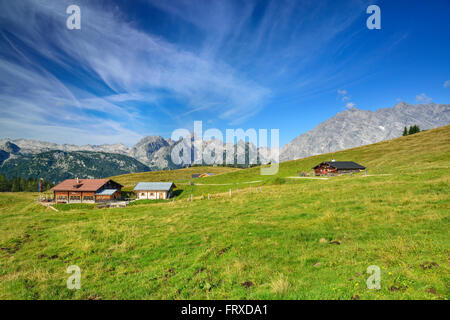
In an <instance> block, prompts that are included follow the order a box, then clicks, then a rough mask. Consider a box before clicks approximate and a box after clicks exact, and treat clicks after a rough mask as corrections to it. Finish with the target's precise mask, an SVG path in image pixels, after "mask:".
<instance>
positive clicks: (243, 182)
mask: <svg viewBox="0 0 450 320" xmlns="http://www.w3.org/2000/svg"><path fill="white" fill-rule="evenodd" d="M449 146H450V126H445V127H441V128H437V129H434V130H429V131H424V132H421V133H418V134H414V135H410V136H405V137H400V138H397V139H394V140H388V141H383V142H380V143H376V144H372V145H368V146H363V147H358V148H353V149H348V150H344V151H339V152H334V153H332V154H331V153H329V154H323V155H318V156H313V157H308V158H304V159H300V160H295V161H287V162H283V163H280V166H279V172H278V174H276V175H275V176H262V175H261V174H260V167H254V168H250V169H245V170H239V169H232V168H212V167H203V168H204V169H203V168H202V167H197V168H189V169H182V170H173V171H159V172H150V173H143V174H130V175H123V176H119V177H113V178H114V179H117V181H119V182H121V181H122V182H124V183H125V185H126V186H127V187H129V188H131V189H132V187H134V186H135V185H136V184H137V183H138V182H139V181H172V180H175V181H179V182H180V183H179V184H178V187H179V188H178V189H179V192H181V193H180V196H179V197H180V198H186V197H189V196H190V195H191V194H192V195H193V196H206V195H207V194H214V193H223V192H228V191H229V189H232V190H239V189H247V188H249V187H250V186H252V187H260V186H264V185H272V184H280V183H287V184H298V183H314V184H315V183H317V182H316V181H314V182H312V181H310V180H303V179H302V180H300V179H291V178H288V177H295V176H296V177H298V176H299V174H300V172H311V173H312V170H311V168H312V167H313V166H315V165H316V164H318V163H320V162H322V161H330V160H331V159H332V158H333V157H334V158H335V159H336V160H337V161H355V162H357V163H360V164H362V165H364V166H365V167H367V174H368V175H380V174H381V175H383V174H384V175H389V174H394V175H395V176H397V175H407V174H416V173H421V174H423V173H427V172H433V171H436V170H440V169H447V170H448V169H449V167H450V165H449V160H448V159H450V148H449ZM213 169H216V170H223V171H222V173H223V174H220V175H216V176H213V177H206V178H202V179H194V180H192V181H193V182H194V183H195V185H194V186H191V185H189V184H188V183H187V181H188V180H187V179H189V178H190V176H191V175H190V172H191V170H192V173H201V172H208V170H213ZM188 172H189V174H188ZM219 172H220V171H219ZM440 172H441V171H439V174H440ZM347 178H348V177H333V178H331V179H334V180H335V179H347ZM145 179H146V180H145ZM122 182H121V183H122ZM122 184H123V183H122Z"/></svg>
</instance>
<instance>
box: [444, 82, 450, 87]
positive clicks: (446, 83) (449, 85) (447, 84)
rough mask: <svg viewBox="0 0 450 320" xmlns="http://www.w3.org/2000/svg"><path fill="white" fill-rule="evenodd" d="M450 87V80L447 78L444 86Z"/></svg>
mask: <svg viewBox="0 0 450 320" xmlns="http://www.w3.org/2000/svg"><path fill="white" fill-rule="evenodd" d="M449 87H450V80H447V81H445V82H444V88H449Z"/></svg>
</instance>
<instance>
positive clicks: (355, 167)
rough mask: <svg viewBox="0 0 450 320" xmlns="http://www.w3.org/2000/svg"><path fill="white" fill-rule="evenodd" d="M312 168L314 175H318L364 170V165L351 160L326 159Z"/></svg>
mask: <svg viewBox="0 0 450 320" xmlns="http://www.w3.org/2000/svg"><path fill="white" fill-rule="evenodd" d="M313 169H314V173H315V175H316V176H320V175H333V174H345V173H353V172H360V171H363V170H365V169H366V167H364V166H362V165H360V164H357V163H356V162H353V161H328V162H321V163H319V164H318V165H317V166H315V167H314V168H313Z"/></svg>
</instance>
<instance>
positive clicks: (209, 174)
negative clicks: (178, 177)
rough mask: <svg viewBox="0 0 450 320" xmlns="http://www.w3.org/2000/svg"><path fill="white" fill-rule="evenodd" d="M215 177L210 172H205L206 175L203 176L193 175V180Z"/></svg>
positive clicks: (202, 174)
mask: <svg viewBox="0 0 450 320" xmlns="http://www.w3.org/2000/svg"><path fill="white" fill-rule="evenodd" d="M213 175H214V174H213V173H209V172H205V173H201V174H193V175H192V179H196V178H205V177H211V176H213Z"/></svg>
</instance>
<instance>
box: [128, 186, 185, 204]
mask: <svg viewBox="0 0 450 320" xmlns="http://www.w3.org/2000/svg"><path fill="white" fill-rule="evenodd" d="M174 188H176V185H175V184H174V183H173V182H139V183H138V184H137V185H136V186H135V187H134V189H133V191H134V192H135V193H136V198H137V199H139V200H141V199H155V200H156V199H169V198H171V197H172V196H173V189H174Z"/></svg>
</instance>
